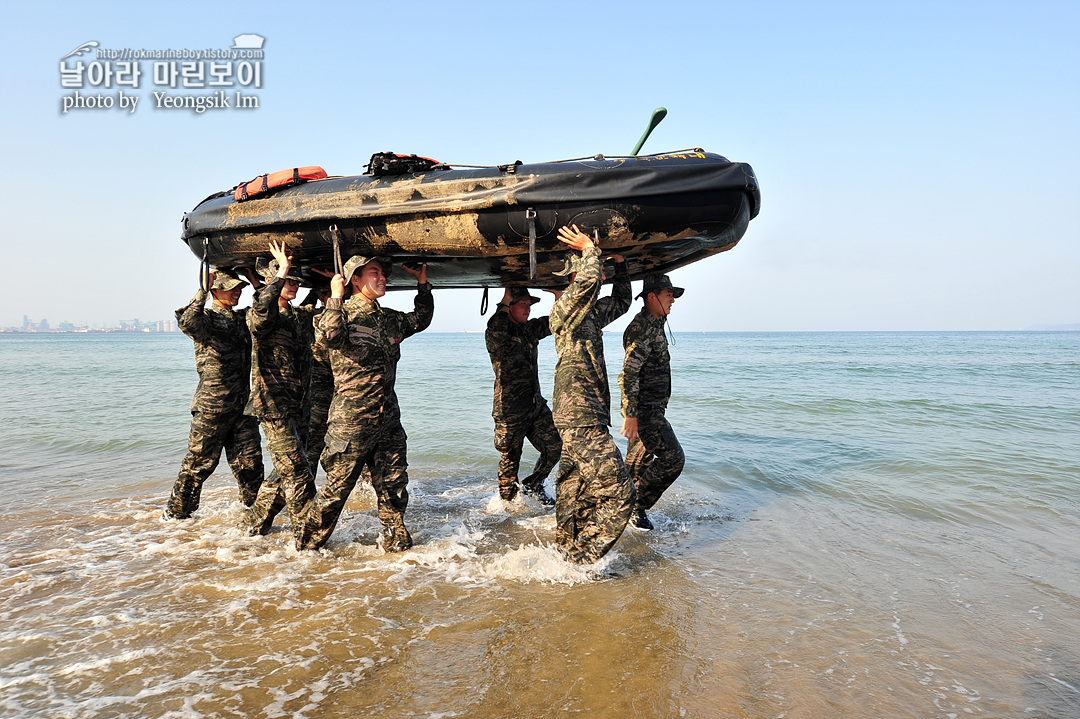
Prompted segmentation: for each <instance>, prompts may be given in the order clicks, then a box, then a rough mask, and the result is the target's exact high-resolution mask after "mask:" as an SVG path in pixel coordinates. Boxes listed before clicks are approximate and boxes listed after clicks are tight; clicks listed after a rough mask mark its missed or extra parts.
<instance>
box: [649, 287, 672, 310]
mask: <svg viewBox="0 0 1080 719" xmlns="http://www.w3.org/2000/svg"><path fill="white" fill-rule="evenodd" d="M673 304H675V292H674V291H673V290H670V289H668V290H660V291H659V292H650V293H649V312H652V313H653V314H654V315H656V316H657V317H666V316H668V315H670V314H671V306H672V305H673Z"/></svg>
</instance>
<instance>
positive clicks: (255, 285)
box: [239, 267, 262, 290]
mask: <svg viewBox="0 0 1080 719" xmlns="http://www.w3.org/2000/svg"><path fill="white" fill-rule="evenodd" d="M239 270H240V274H242V275H243V276H244V277H247V278H248V282H250V283H251V289H253V290H257V289H259V288H260V287H262V279H261V278H260V277H259V276H258V275H257V274H255V270H253V269H251V268H250V267H241V268H239Z"/></svg>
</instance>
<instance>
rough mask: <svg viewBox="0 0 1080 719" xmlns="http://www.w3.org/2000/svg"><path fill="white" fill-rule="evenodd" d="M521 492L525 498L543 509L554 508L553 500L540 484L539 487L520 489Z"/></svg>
mask: <svg viewBox="0 0 1080 719" xmlns="http://www.w3.org/2000/svg"><path fill="white" fill-rule="evenodd" d="M521 492H522V494H524V495H525V496H526V497H532V498H533V499H535V500H536V501H537V502H539V503H540V504H542V505H544V506H545V507H554V506H555V499H554V498H552V496H551V495H550V494H548V493H547V492H546V491H544V485H542V484H541V485H540V486H539V487H522V488H521Z"/></svg>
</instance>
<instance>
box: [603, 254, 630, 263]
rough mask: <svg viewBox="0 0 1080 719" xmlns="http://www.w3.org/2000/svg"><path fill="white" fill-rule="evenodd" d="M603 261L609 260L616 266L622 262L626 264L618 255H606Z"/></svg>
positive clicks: (624, 259) (623, 258)
mask: <svg viewBox="0 0 1080 719" xmlns="http://www.w3.org/2000/svg"><path fill="white" fill-rule="evenodd" d="M604 259H606V260H611V261H612V262H614V263H615V264H617V265H620V264H622V263H623V262H626V258H625V257H623V256H622V255H619V254H615V255H608V256H607V257H605V258H604Z"/></svg>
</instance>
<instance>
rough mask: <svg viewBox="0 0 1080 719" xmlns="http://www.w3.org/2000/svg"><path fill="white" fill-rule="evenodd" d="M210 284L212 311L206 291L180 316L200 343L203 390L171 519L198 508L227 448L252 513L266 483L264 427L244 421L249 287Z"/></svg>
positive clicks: (214, 279)
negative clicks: (243, 300) (245, 294)
mask: <svg viewBox="0 0 1080 719" xmlns="http://www.w3.org/2000/svg"><path fill="white" fill-rule="evenodd" d="M210 280H211V283H212V284H210V294H211V295H213V297H214V302H213V304H212V305H211V306H210V309H209V310H207V309H206V294H207V292H206V288H205V285H204V286H203V287H200V289H199V291H198V292H196V293H195V297H194V298H192V300H191V302H189V303H188V304H187V306H186V307H181V308H180V309H178V310H177V311H176V323H177V326H179V327H180V330H181V331H182V332H183V333H184V334H186V335H187V336H188V337H190V338H191V339H193V340H194V341H195V367H196V368H197V369H198V371H199V386H198V388H197V389H196V390H195V397H194V398H193V399H192V400H191V431H190V432H189V434H188V453H187V456H186V457H184V461H183V463H182V464H181V465H180V474H179V475H178V476H177V478H176V483H175V484H174V485H173V490H172V496H170V497H169V503H168V504H167V505H166V507H165V513H164V515H163V516H164V517H165V518H166V519H187V518H188V517H190V516H191V514H192V513H193V512H194V511H195V510H196V509H198V508H199V497H200V495H201V493H202V486H203V482H205V481H206V478H207V477H209V476H210V475H211V474H213V472H214V469H215V468H216V467H217V464H218V462H219V461H220V460H221V450H222V448H224V449H225V457H226V458H227V459H228V462H229V467H230V468H231V469H232V472H233V476H234V477H235V478H236V483H237V485H239V487H240V501H241V502H243V503H244V504H245V505H247V506H249V507H250V506H251V505H252V503H253V502H254V501H255V496H256V495H257V494H258V492H259V485H261V484H262V481H263V462H262V440H261V438H260V437H259V424H258V422H256V421H255V419H254V418H253V417H247V416H245V415H244V405H246V404H247V401H248V381H249V377H250V375H251V335H250V334H249V333H248V328H247V319H246V317H245V314H246V312H247V310H237V309H235V308H236V304H237V303H238V302H239V301H240V293H241V292H242V291H243V289H244V287H245V286H246V285H247V283H246V282H244V281H243V280H239V279H237V278H235V277H232V276H230V275H227V274H225V273H223V272H219V273H216V274H215V273H213V272H211V273H210ZM200 284H202V283H200Z"/></svg>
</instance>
